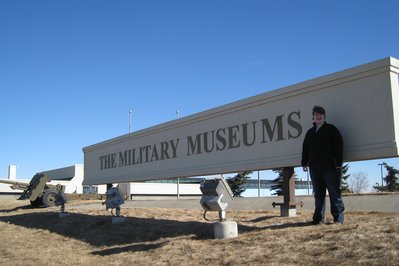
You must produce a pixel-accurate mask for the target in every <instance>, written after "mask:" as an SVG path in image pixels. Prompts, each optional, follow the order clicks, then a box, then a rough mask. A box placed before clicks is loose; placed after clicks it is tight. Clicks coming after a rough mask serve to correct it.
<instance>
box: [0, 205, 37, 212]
mask: <svg viewBox="0 0 399 266" xmlns="http://www.w3.org/2000/svg"><path fill="white" fill-rule="evenodd" d="M27 209H34V207H32V205H25V206H18V207H15V208H12V209H7V210H0V213H9V212H15V211H18V210H27Z"/></svg>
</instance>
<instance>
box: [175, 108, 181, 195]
mask: <svg viewBox="0 0 399 266" xmlns="http://www.w3.org/2000/svg"><path fill="white" fill-rule="evenodd" d="M179 118H180V111H179V110H177V111H176V119H179ZM179 187H180V178H178V179H177V192H176V195H177V199H180V191H179Z"/></svg>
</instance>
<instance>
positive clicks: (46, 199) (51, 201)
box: [42, 189, 58, 207]
mask: <svg viewBox="0 0 399 266" xmlns="http://www.w3.org/2000/svg"><path fill="white" fill-rule="evenodd" d="M57 199H58V192H57V191H56V190H53V189H49V190H47V191H46V192H44V194H43V197H42V201H43V205H44V206H45V207H52V206H55V205H56V201H57Z"/></svg>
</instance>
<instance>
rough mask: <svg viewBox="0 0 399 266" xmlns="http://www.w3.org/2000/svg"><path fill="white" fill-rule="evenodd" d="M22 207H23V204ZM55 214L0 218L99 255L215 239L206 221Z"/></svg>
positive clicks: (251, 228) (248, 228)
mask: <svg viewBox="0 0 399 266" xmlns="http://www.w3.org/2000/svg"><path fill="white" fill-rule="evenodd" d="M22 208H25V206H23V207H22ZM58 214H59V213H58V212H39V213H25V214H18V215H11V216H0V221H1V222H6V223H11V224H14V225H17V226H23V227H25V228H31V229H40V230H45V231H49V232H51V233H56V234H59V235H62V236H65V237H68V238H73V239H76V240H80V241H83V242H86V243H88V244H90V245H92V246H96V247H101V250H99V251H95V252H93V254H94V255H102V256H106V255H111V254H118V253H122V252H138V251H148V250H151V249H157V248H159V247H161V246H162V245H164V244H165V243H166V242H167V241H166V242H165V241H163V242H162V243H156V242H157V241H159V240H160V239H166V238H174V237H179V236H185V237H188V238H191V239H213V238H214V236H213V223H209V222H205V221H203V222H202V221H198V222H197V221H177V220H165V219H162V220H159V219H155V218H137V217H125V219H126V220H125V222H124V223H122V224H114V225H113V224H112V217H111V216H105V215H87V214H79V213H70V216H68V217H65V218H59V216H58ZM274 217H275V216H270V217H269V216H266V217H261V218H257V219H254V220H253V221H263V220H267V219H271V218H274ZM306 225H309V223H301V222H299V223H285V224H279V225H271V226H266V227H257V226H247V225H243V224H239V225H238V231H239V233H240V234H242V233H246V232H250V231H254V230H255V231H256V230H265V229H284V228H289V227H298V226H306ZM148 242H155V243H148ZM127 244H129V245H128V246H125V247H114V246H118V245H119V246H121V245H127Z"/></svg>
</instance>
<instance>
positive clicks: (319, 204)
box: [309, 163, 345, 223]
mask: <svg viewBox="0 0 399 266" xmlns="http://www.w3.org/2000/svg"><path fill="white" fill-rule="evenodd" d="M309 169H310V177H311V179H312V184H313V191H314V197H315V211H314V214H313V222H314V223H320V222H323V221H324V214H325V198H326V189H327V190H328V194H329V197H330V206H331V215H332V216H333V217H334V222H339V223H344V210H345V207H344V202H343V201H342V197H341V190H340V183H341V176H340V174H339V173H338V171H337V169H336V167H335V166H334V164H332V163H324V164H317V165H314V166H310V167H309Z"/></svg>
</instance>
